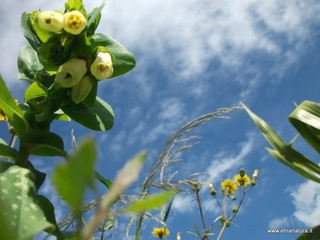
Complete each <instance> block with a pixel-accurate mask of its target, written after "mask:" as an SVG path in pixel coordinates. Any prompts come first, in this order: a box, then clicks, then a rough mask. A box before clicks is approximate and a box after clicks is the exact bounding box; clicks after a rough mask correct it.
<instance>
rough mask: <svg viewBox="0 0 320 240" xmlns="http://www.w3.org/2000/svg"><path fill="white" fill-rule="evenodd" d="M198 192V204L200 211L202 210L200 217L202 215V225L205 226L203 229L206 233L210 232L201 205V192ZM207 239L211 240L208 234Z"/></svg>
mask: <svg viewBox="0 0 320 240" xmlns="http://www.w3.org/2000/svg"><path fill="white" fill-rule="evenodd" d="M195 194H196V198H197V202H198V206H199V212H200V217H201V221H202V226H203V229H204V231H205V233H208V229H207V227H206V222H205V220H204V215H203V211H202V206H201V201H200V196H199V192H195ZM205 239H208V240H209V237H208V236H206V238H205Z"/></svg>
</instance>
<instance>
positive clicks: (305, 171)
mask: <svg viewBox="0 0 320 240" xmlns="http://www.w3.org/2000/svg"><path fill="white" fill-rule="evenodd" d="M266 149H267V151H268V152H269V153H270V155H271V156H273V157H274V158H275V159H277V160H278V161H279V162H281V163H282V164H284V165H286V166H287V167H289V168H290V169H291V170H293V171H294V172H296V173H297V174H299V175H300V176H302V177H304V178H306V179H309V180H311V181H314V182H318V183H320V178H319V177H317V176H316V175H315V174H314V173H313V172H312V171H310V169H309V168H307V167H306V166H305V165H304V164H303V163H299V162H293V161H290V160H291V159H290V158H286V157H284V156H283V155H281V154H280V153H279V152H278V151H276V150H273V149H269V148H266ZM301 160H302V159H301Z"/></svg>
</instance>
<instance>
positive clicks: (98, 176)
mask: <svg viewBox="0 0 320 240" xmlns="http://www.w3.org/2000/svg"><path fill="white" fill-rule="evenodd" d="M94 173H95V178H96V179H97V180H98V181H99V182H101V183H102V184H103V185H105V186H106V187H107V188H108V189H110V187H111V185H112V181H111V180H108V179H105V178H104V177H103V176H102V175H101V174H100V173H98V172H97V171H94Z"/></svg>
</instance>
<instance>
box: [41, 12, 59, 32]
mask: <svg viewBox="0 0 320 240" xmlns="http://www.w3.org/2000/svg"><path fill="white" fill-rule="evenodd" d="M38 24H39V27H40V28H42V29H43V30H46V31H49V32H55V33H56V32H60V31H61V30H62V27H63V15H62V14H61V13H59V12H53V11H47V12H39V14H38Z"/></svg>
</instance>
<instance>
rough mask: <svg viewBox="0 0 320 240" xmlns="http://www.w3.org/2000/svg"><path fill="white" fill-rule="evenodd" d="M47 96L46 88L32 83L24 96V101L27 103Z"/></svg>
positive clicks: (37, 83)
mask: <svg viewBox="0 0 320 240" xmlns="http://www.w3.org/2000/svg"><path fill="white" fill-rule="evenodd" d="M47 95H48V92H47V89H46V87H44V86H43V85H42V84H41V83H39V82H34V83H32V84H31V85H30V86H29V87H28V88H27V90H26V91H25V94H24V99H25V100H26V102H29V101H30V100H31V99H35V98H39V97H46V96H47Z"/></svg>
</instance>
